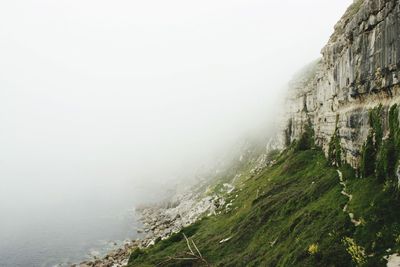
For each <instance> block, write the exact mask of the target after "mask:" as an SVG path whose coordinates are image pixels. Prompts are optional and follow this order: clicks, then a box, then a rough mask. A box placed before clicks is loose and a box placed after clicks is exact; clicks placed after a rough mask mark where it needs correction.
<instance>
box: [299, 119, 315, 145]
mask: <svg viewBox="0 0 400 267" xmlns="http://www.w3.org/2000/svg"><path fill="white" fill-rule="evenodd" d="M313 146H314V130H313V128H312V125H311V120H310V119H308V120H307V123H306V124H305V125H304V129H303V133H302V135H301V137H300V139H299V141H298V142H297V144H296V151H304V150H308V149H311V148H312V147H313Z"/></svg>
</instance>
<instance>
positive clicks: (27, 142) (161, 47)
mask: <svg viewBox="0 0 400 267" xmlns="http://www.w3.org/2000/svg"><path fill="white" fill-rule="evenodd" d="M351 2H352V1H351V0H340V1H339V0H337V1H331V0H302V1H298V0H281V1H267V0H264V1H261V0H229V1H228V0H218V1H216V0H212V1H211V0H203V1H188V0H170V1H165V0H146V1H135V0H130V1H127V0H117V1H104V0H96V1H94V0H79V1H78V0H68V1H67V0H65V1H64V0H58V1H51V0H47V1H46V0H31V1H29V0H3V1H1V2H0V212H1V214H2V217H3V222H2V223H3V225H6V226H7V232H8V233H10V232H13V233H14V232H15V233H18V234H19V235H25V236H26V232H29V231H31V230H30V228H29V225H32V224H33V222H34V221H36V222H38V225H40V224H42V223H44V222H49V221H51V218H52V217H54V216H63V217H62V218H67V217H68V216H69V215H68V214H70V213H71V214H74V209H83V210H84V211H87V210H91V211H93V210H100V211H101V212H103V210H106V209H107V207H108V206H107V205H109V208H110V209H115V207H116V206H118V205H122V203H124V205H126V206H127V207H128V206H132V207H133V206H134V205H135V204H137V203H139V202H146V201H153V200H156V199H159V198H160V197H161V196H163V195H164V193H165V192H166V190H167V189H168V188H171V187H172V185H174V184H176V183H185V180H184V179H191V178H193V177H194V174H195V173H196V172H198V171H199V170H200V171H201V168H207V166H208V165H210V164H212V163H213V161H214V160H215V159H216V158H217V157H218V156H219V155H221V153H223V152H224V151H226V150H227V149H229V147H231V146H232V145H234V144H235V143H236V142H237V141H238V140H240V139H241V138H243V137H244V136H247V135H248V134H249V133H253V132H254V131H257V130H258V129H266V128H268V127H267V126H268V125H269V124H270V123H271V121H272V120H273V119H275V118H276V116H277V115H276V114H278V113H277V112H278V111H279V108H281V107H282V105H281V103H282V97H283V95H284V93H285V90H284V88H285V85H286V84H287V82H288V80H290V78H291V76H292V75H293V73H295V72H296V71H297V70H298V69H300V68H301V67H302V66H303V65H305V64H306V63H308V62H310V61H312V60H314V59H316V58H318V57H319V52H320V50H321V48H322V47H323V45H324V44H325V43H326V42H327V40H328V38H329V36H330V34H331V33H332V32H333V26H334V24H335V23H336V22H337V20H338V19H339V18H340V16H341V15H342V14H343V13H344V11H345V9H346V7H347V6H348V5H350V4H351ZM110 203H111V204H110ZM0 226H1V225H0ZM3 227H4V226H3ZM0 232H1V231H0Z"/></svg>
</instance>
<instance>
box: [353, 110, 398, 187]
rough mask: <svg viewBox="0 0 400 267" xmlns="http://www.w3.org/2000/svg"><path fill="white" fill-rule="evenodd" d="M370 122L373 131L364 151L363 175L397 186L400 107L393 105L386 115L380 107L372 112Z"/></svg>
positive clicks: (362, 161) (362, 159)
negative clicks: (385, 134)
mask: <svg viewBox="0 0 400 267" xmlns="http://www.w3.org/2000/svg"><path fill="white" fill-rule="evenodd" d="M385 119H387V121H388V122H387V124H388V128H389V132H388V135H387V137H386V138H384V137H383V124H384V123H385V121H386V120H385ZM369 120H370V127H371V129H370V132H369V135H368V137H367V140H366V142H365V144H364V146H363V149H362V155H361V164H360V166H361V175H362V177H368V176H371V175H375V177H376V179H377V180H378V181H379V182H381V183H385V182H386V183H390V184H392V185H395V184H396V171H397V167H398V161H399V156H400V125H399V107H398V106H397V105H393V106H392V107H391V108H390V109H389V112H388V115H386V114H384V110H383V108H382V106H378V107H377V108H374V109H373V110H371V111H370V116H369ZM372 163H375V164H372Z"/></svg>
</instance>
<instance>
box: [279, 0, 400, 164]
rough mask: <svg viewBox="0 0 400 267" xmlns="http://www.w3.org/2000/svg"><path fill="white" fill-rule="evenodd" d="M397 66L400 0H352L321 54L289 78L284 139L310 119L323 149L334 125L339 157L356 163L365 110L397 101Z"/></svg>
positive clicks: (364, 131)
mask: <svg viewBox="0 0 400 267" xmlns="http://www.w3.org/2000/svg"><path fill="white" fill-rule="evenodd" d="M399 67H400V4H399V1H398V0H359V1H355V2H354V3H353V4H352V5H351V6H350V7H349V9H348V10H347V12H346V13H345V14H344V16H343V17H342V18H341V20H340V21H339V22H338V23H337V24H336V26H335V31H334V33H333V35H332V36H331V38H330V40H329V42H328V44H327V45H326V46H325V47H324V48H323V49H322V59H321V60H320V61H318V62H315V63H313V65H312V66H309V67H308V68H307V72H306V75H304V73H302V75H300V77H301V78H298V79H295V80H294V81H293V82H292V83H291V91H290V96H289V98H288V105H289V113H288V117H289V118H288V124H287V129H286V133H287V135H288V136H287V138H288V139H289V138H290V141H293V140H295V139H298V138H299V137H300V135H301V133H302V132H303V129H304V125H305V123H307V122H308V121H310V122H311V124H312V128H313V129H314V132H315V141H316V143H317V144H318V145H319V146H321V147H322V148H323V150H324V151H325V153H326V154H327V153H328V149H329V142H330V140H331V138H332V136H333V135H334V133H335V129H336V127H337V128H338V136H339V139H340V145H341V148H342V150H343V153H342V155H343V160H344V161H346V162H347V163H349V164H350V165H352V166H353V167H358V166H359V162H360V155H361V147H362V145H363V143H364V142H365V140H366V138H367V135H368V132H369V110H371V109H372V108H374V107H377V106H378V105H380V104H382V105H383V114H387V113H388V109H389V107H390V106H391V105H393V104H394V103H399V97H400V86H399V77H400V69H399ZM385 117H386V118H385V119H384V123H383V128H384V135H385V134H387V131H388V126H387V125H388V123H387V116H385Z"/></svg>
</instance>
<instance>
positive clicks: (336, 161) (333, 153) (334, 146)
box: [328, 115, 342, 167]
mask: <svg viewBox="0 0 400 267" xmlns="http://www.w3.org/2000/svg"><path fill="white" fill-rule="evenodd" d="M338 122H339V116H338V115H337V116H336V127H335V132H334V133H333V135H332V138H331V141H330V142H329V149H328V160H329V162H330V164H332V165H333V166H338V167H339V166H341V165H342V147H341V145H340V135H339V127H338Z"/></svg>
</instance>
